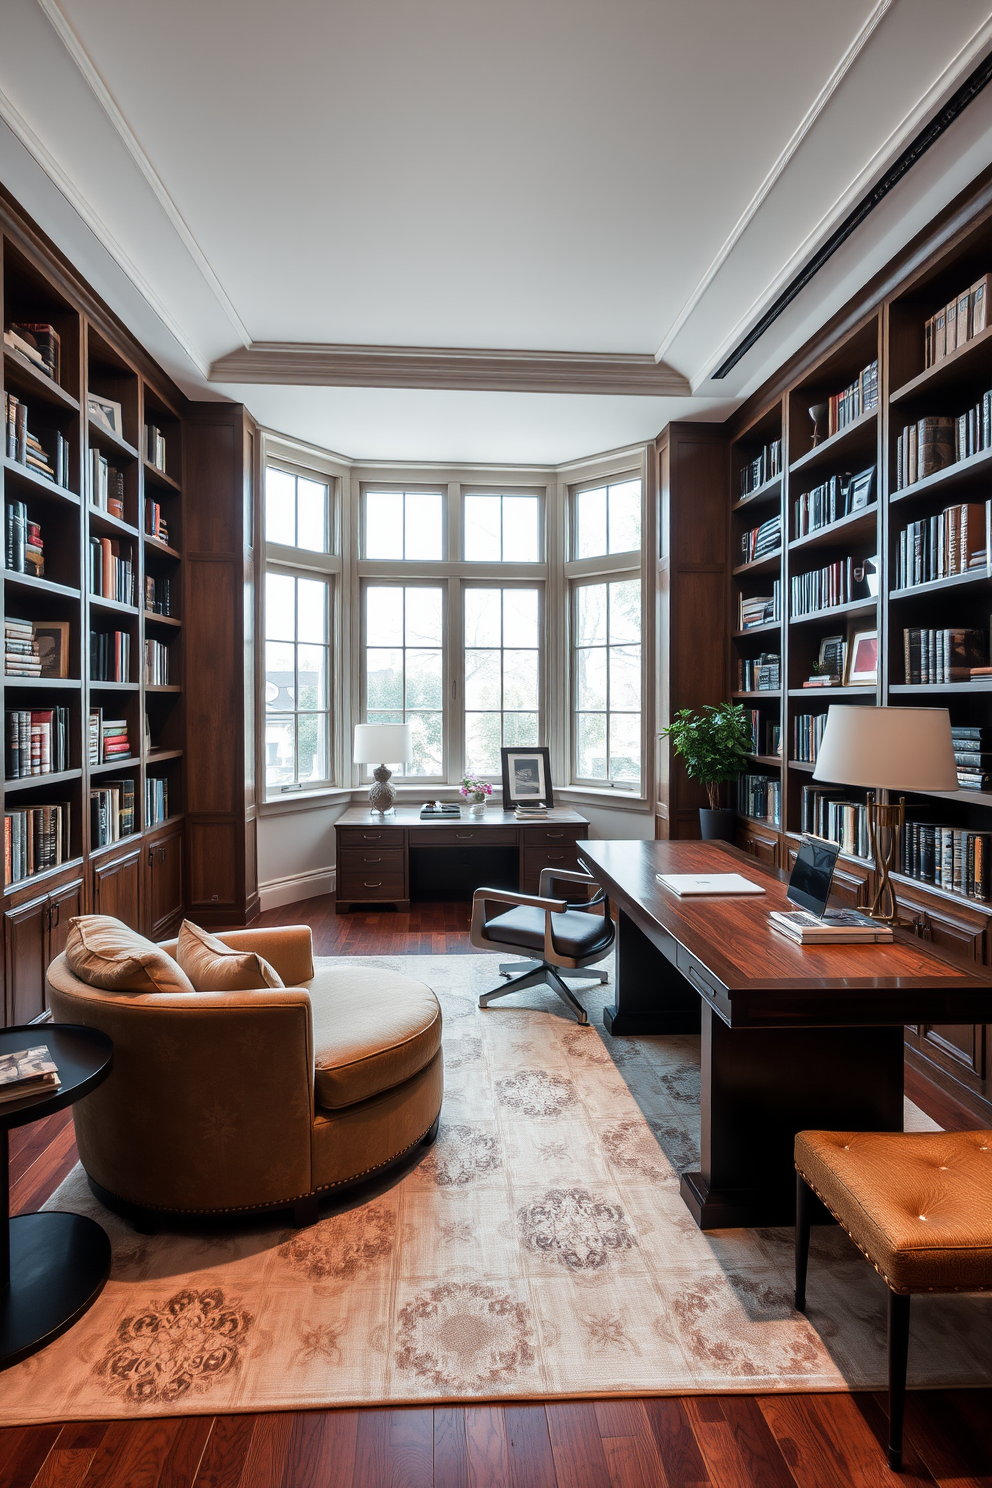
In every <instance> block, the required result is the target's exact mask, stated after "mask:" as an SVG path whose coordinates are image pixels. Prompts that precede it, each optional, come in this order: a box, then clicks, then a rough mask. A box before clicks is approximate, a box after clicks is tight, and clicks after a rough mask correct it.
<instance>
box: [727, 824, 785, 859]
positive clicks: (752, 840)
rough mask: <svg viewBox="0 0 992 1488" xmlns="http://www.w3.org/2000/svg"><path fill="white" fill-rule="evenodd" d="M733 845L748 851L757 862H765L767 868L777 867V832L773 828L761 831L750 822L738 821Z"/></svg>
mask: <svg viewBox="0 0 992 1488" xmlns="http://www.w3.org/2000/svg"><path fill="white" fill-rule="evenodd" d="M734 846H735V847H739V848H741V849H743V851H744V852H746V853H750V855H751V857H752V858H757V860H758V862H759V863H765V864H767V865H768V867H769V868H777V867H778V833H777V832H776V831H774V829H772V830H770V831H768V832H763V831H762V830H761V828H760V827H754V826H752V825H751V824H750V822H748V823H747V824H745V823H744V822H738V824H737V836H736V837H735V838H734Z"/></svg>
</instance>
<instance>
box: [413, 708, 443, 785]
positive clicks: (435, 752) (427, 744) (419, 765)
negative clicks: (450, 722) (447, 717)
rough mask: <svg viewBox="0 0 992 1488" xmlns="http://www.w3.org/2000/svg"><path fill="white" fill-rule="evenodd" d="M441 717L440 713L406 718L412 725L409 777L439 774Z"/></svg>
mask: <svg viewBox="0 0 992 1488" xmlns="http://www.w3.org/2000/svg"><path fill="white" fill-rule="evenodd" d="M441 716H442V715H441V714H440V713H424V714H421V715H420V716H419V717H417V716H414V715H410V716H409V717H408V722H410V723H412V724H413V759H412V761H411V768H410V773H411V775H440V774H441V760H442V753H443V751H442V747H441Z"/></svg>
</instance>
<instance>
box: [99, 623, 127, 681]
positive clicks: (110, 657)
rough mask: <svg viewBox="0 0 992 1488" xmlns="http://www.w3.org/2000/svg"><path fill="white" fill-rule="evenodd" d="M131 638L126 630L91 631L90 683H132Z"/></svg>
mask: <svg viewBox="0 0 992 1488" xmlns="http://www.w3.org/2000/svg"><path fill="white" fill-rule="evenodd" d="M130 680H131V637H130V636H129V635H128V633H127V631H126V630H91V631H90V681H91V682H130Z"/></svg>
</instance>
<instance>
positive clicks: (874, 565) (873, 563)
mask: <svg viewBox="0 0 992 1488" xmlns="http://www.w3.org/2000/svg"><path fill="white" fill-rule="evenodd" d="M878 580H879V573H878V554H877V553H873V554H872V556H871V557H870V558H862V560H861V562H860V563H856V564H855V565H854V582H855V584H856V585H857V587H858V589H859V590H861V591H863V592H861V593H855V596H854V597H855V599H877V598H878Z"/></svg>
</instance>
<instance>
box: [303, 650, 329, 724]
mask: <svg viewBox="0 0 992 1488" xmlns="http://www.w3.org/2000/svg"><path fill="white" fill-rule="evenodd" d="M296 666H297V673H296V686H297V703H296V706H297V707H298V708H311V709H324V708H326V707H327V647H326V646H299V647H298V648H297V658H296Z"/></svg>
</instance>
